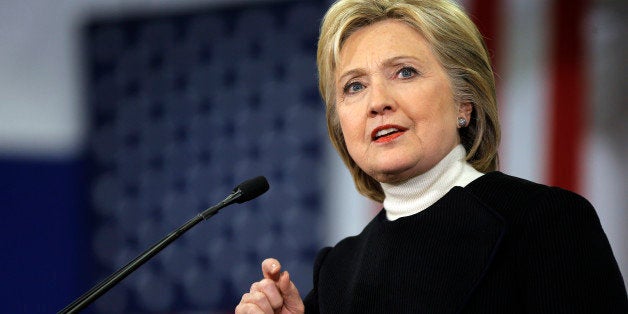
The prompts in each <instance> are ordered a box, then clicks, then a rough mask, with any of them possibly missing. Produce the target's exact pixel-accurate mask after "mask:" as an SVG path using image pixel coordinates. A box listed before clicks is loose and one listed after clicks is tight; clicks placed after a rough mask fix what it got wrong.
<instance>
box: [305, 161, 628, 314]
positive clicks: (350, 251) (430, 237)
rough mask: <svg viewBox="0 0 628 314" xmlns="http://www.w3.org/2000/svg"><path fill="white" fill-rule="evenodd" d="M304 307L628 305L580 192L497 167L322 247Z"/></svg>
mask: <svg viewBox="0 0 628 314" xmlns="http://www.w3.org/2000/svg"><path fill="white" fill-rule="evenodd" d="M314 267H315V268H314V288H313V290H312V291H311V292H310V293H309V294H308V295H307V297H306V298H305V300H304V301H305V305H306V313H319V312H320V313H623V314H626V313H628V298H627V297H626V289H625V287H624V282H623V279H622V276H621V274H620V272H619V268H618V266H617V262H616V261H615V258H614V257H613V253H612V251H611V248H610V245H609V243H608V239H607V238H606V235H605V234H604V231H603V230H602V227H601V225H600V222H599V219H598V217H597V215H596V213H595V210H594V209H593V207H592V206H591V204H589V202H587V201H586V200H585V199H584V198H582V197H580V196H579V195H577V194H574V193H571V192H569V191H566V190H562V189H559V188H552V187H547V186H544V185H540V184H536V183H532V182H529V181H526V180H523V179H519V178H514V177H511V176H507V175H505V174H502V173H500V172H492V173H488V174H486V175H484V176H482V177H480V178H479V179H477V180H475V181H473V182H472V183H470V184H469V185H468V186H467V187H465V188H461V187H454V188H453V189H452V190H451V191H449V192H448V193H447V194H446V195H445V196H444V197H443V198H442V199H440V200H439V201H438V202H436V203H435V204H434V205H432V206H430V207H429V208H427V209H425V210H424V211H422V212H420V213H418V214H415V215H412V216H409V217H404V218H400V219H398V220H396V221H392V222H391V221H388V220H387V219H386V215H385V212H384V210H382V211H381V212H380V213H379V214H378V215H377V216H376V217H375V218H374V219H373V220H372V221H371V222H370V223H369V224H368V225H367V226H366V227H365V228H364V230H363V231H362V233H360V234H359V235H357V236H355V237H349V238H346V239H344V240H342V241H341V242H339V243H338V244H337V245H336V246H335V247H334V248H325V249H323V250H321V252H320V253H319V255H318V257H317V259H316V262H315V266H314Z"/></svg>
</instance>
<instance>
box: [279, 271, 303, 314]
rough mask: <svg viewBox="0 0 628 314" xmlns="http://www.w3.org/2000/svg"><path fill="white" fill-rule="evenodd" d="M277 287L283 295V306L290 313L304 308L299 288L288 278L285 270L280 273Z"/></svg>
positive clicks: (299, 311) (288, 275)
mask: <svg viewBox="0 0 628 314" xmlns="http://www.w3.org/2000/svg"><path fill="white" fill-rule="evenodd" d="M277 287H279V290H280V291H281V294H282V296H283V304H284V307H285V308H287V309H288V310H290V312H292V313H302V312H303V310H304V305H303V300H302V299H301V296H300V295H299V290H298V289H297V287H296V286H295V285H294V283H293V282H292V281H291V280H290V274H289V273H288V272H287V271H284V272H283V273H282V274H281V276H280V278H279V280H278V282H277Z"/></svg>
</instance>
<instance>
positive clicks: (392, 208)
mask: <svg viewBox="0 0 628 314" xmlns="http://www.w3.org/2000/svg"><path fill="white" fill-rule="evenodd" d="M465 154H466V152H465V149H464V147H462V145H458V146H456V147H454V149H453V150H452V151H451V152H450V153H449V154H447V156H445V158H443V159H442V160H441V161H440V162H439V163H438V164H436V166H434V167H433V168H432V169H430V170H428V171H427V172H425V173H423V174H421V175H419V176H416V177H414V178H411V179H409V180H407V181H404V182H401V183H382V189H383V190H384V195H385V198H384V209H385V210H386V217H387V218H388V220H391V221H392V220H396V219H399V218H401V217H406V216H410V215H414V214H416V213H418V212H420V211H422V210H424V209H426V208H428V207H429V206H431V205H432V204H434V203H436V201H438V200H439V199H440V198H441V197H443V196H444V195H445V194H447V192H449V190H451V188H453V187H454V186H461V187H465V186H466V185H467V184H469V183H470V182H471V181H473V180H475V179H477V178H479V177H481V176H482V175H483V173H481V172H478V171H477V170H475V169H474V168H473V167H472V166H471V165H469V163H467V162H466V161H465Z"/></svg>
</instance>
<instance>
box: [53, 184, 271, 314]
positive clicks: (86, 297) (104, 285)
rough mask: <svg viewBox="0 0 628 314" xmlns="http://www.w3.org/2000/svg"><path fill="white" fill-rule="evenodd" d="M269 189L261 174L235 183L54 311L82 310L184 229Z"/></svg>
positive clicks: (178, 235)
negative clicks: (226, 192) (213, 202)
mask: <svg viewBox="0 0 628 314" xmlns="http://www.w3.org/2000/svg"><path fill="white" fill-rule="evenodd" d="M268 189H269V185H268V181H267V180H266V178H264V177H263V176H259V177H255V178H252V179H249V180H246V181H244V182H242V183H240V185H238V186H236V187H235V188H234V189H233V190H232V191H231V194H229V195H228V196H227V197H226V198H225V199H224V200H222V201H221V202H220V203H218V204H216V205H214V206H212V207H210V208H208V209H206V210H204V211H203V212H201V213H199V214H198V215H196V216H195V217H194V218H192V219H190V220H188V221H187V222H186V223H184V224H183V225H182V226H181V227H179V228H178V229H176V230H174V231H173V232H171V233H170V234H168V235H167V236H166V237H164V238H163V239H161V241H159V242H157V243H155V244H154V245H153V246H151V247H150V248H149V249H148V250H146V251H144V253H142V254H140V255H139V256H137V257H136V258H135V259H133V260H132V261H130V262H129V263H128V264H126V266H124V267H122V268H120V269H118V270H117V271H116V272H115V273H113V274H111V275H110V276H109V277H107V278H106V279H105V280H103V281H101V282H100V283H98V284H97V285H95V286H94V287H92V288H91V289H90V290H89V291H87V292H85V293H84V294H83V295H81V296H80V297H78V298H77V299H76V300H74V302H72V303H70V304H68V306H66V307H65V308H63V309H62V310H61V311H59V312H57V314H61V313H77V312H78V311H80V310H82V309H84V308H85V307H86V306H88V305H90V304H91V303H92V302H94V301H96V299H98V298H99V297H100V296H101V295H103V294H104V293H105V292H107V291H109V289H111V288H113V286H115V285H116V284H117V283H118V282H120V281H122V279H124V278H126V276H128V275H130V274H131V273H132V272H134V271H135V270H136V269H137V268H139V267H140V266H142V265H143V264H144V263H146V262H147V261H148V260H149V259H151V258H152V257H153V256H155V255H157V253H159V252H160V251H161V250H163V249H164V248H165V247H166V246H168V245H169V244H170V243H172V242H173V241H174V240H176V239H177V238H179V237H180V236H181V235H183V234H184V233H185V232H186V231H188V230H190V229H191V228H192V227H194V226H195V225H196V224H198V223H199V222H201V221H202V220H207V219H209V218H210V217H211V216H213V215H215V214H217V213H218V211H219V210H220V209H222V208H223V207H225V206H229V205H231V204H233V203H238V204H241V203H244V202H248V201H250V200H252V199H254V198H256V197H258V196H260V195H262V194H264V193H266V191H268Z"/></svg>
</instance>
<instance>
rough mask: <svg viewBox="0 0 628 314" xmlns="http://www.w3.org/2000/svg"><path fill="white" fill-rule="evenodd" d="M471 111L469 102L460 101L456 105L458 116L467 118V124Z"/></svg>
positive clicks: (471, 107)
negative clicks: (457, 105)
mask: <svg viewBox="0 0 628 314" xmlns="http://www.w3.org/2000/svg"><path fill="white" fill-rule="evenodd" d="M471 112H473V104H471V103H470V102H465V103H461V104H460V107H458V117H460V118H464V119H465V120H467V125H468V123H469V122H471Z"/></svg>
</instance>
